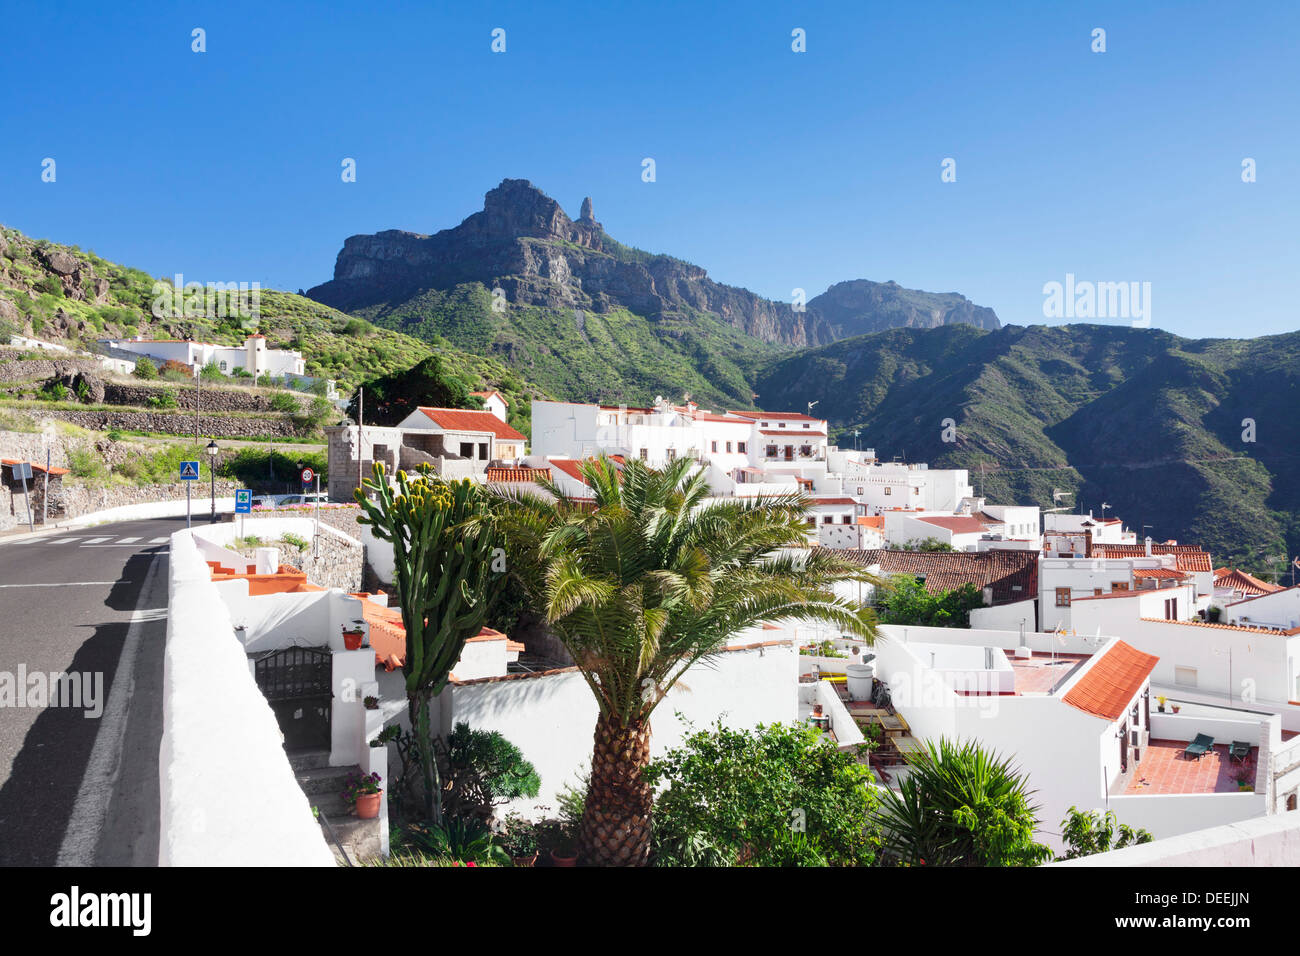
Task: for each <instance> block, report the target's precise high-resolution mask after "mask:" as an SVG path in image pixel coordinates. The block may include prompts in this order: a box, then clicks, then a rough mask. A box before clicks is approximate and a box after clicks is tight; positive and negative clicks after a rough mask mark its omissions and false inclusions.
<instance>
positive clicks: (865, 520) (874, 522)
mask: <svg viewBox="0 0 1300 956" xmlns="http://www.w3.org/2000/svg"><path fill="white" fill-rule="evenodd" d="M858 524H863V525H866V526H867V527H868V528H881V529H883V528H884V527H885V516H884V515H859V516H858Z"/></svg>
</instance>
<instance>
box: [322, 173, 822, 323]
mask: <svg viewBox="0 0 1300 956" xmlns="http://www.w3.org/2000/svg"><path fill="white" fill-rule="evenodd" d="M462 282H480V283H482V284H484V285H485V286H487V287H488V288H496V287H500V288H502V289H504V290H505V292H506V296H507V299H508V301H509V302H510V303H511V304H512V305H521V306H540V307H543V308H548V309H562V310H571V309H583V310H592V311H596V312H609V311H612V310H615V309H628V310H630V311H632V312H635V313H637V314H638V315H643V316H647V317H651V318H653V317H658V316H664V315H673V314H689V313H690V312H692V311H699V312H711V313H714V314H715V315H717V316H718V317H719V318H720V319H722V321H724V322H726V323H727V324H729V325H732V326H734V327H736V328H738V329H741V330H743V331H744V332H746V333H748V334H750V335H753V336H755V337H757V338H760V339H763V340H765V341H768V342H779V343H782V344H787V345H812V344H819V343H823V342H829V341H831V339H832V335H831V333H830V330H829V327H827V326H826V324H825V323H824V322H823V321H821V320H820V318H819V317H818V316H816V315H815V314H808V313H798V312H795V311H794V310H793V308H791V306H789V305H787V304H785V303H780V302H773V301H771V300H769V299H764V298H762V297H761V296H757V295H755V294H754V293H752V292H749V291H748V290H746V289H740V288H736V287H734V286H727V285H722V284H720V283H717V282H714V281H713V280H712V279H710V278H709V277H708V273H706V272H705V271H704V270H703V269H701V268H700V267H699V266H694V265H691V264H690V263H688V262H683V261H682V260H680V259H674V258H673V257H671V256H662V255H650V254H648V253H644V252H641V251H640V250H636V249H630V248H628V247H626V246H624V245H622V244H621V243H619V242H617V241H615V240H613V239H612V238H610V236H609V235H608V234H607V233H606V232H605V230H604V228H603V227H602V226H601V224H600V223H598V222H597V221H596V220H595V219H594V218H593V207H592V203H591V199H590V198H588V199H586V200H585V201H584V202H583V205H582V214H581V215H580V217H579V218H578V220H577V221H574V220H572V219H570V218H569V217H568V216H567V215H565V212H564V210H563V209H561V208H560V204H559V203H557V202H556V201H555V200H554V199H552V198H550V197H549V196H547V195H546V194H545V193H543V192H542V191H541V190H540V189H537V188H536V187H535V186H533V184H532V183H530V182H528V181H527V180H523V179H507V180H504V181H503V182H502V183H501V185H499V186H497V187H496V188H495V189H493V190H491V191H489V192H488V193H487V195H486V196H485V197H484V203H483V209H482V210H481V211H479V212H476V213H474V214H473V215H472V216H470V217H468V218H467V219H465V221H464V222H462V223H461V224H460V225H459V226H456V227H455V228H453V229H446V230H443V231H442V232H439V233H437V234H435V235H432V236H430V235H424V234H421V233H413V232H402V231H400V230H389V231H386V232H380V233H376V234H375V235H369V236H352V237H351V238H349V239H348V240H347V241H346V242H345V243H344V244H343V250H342V251H341V252H340V253H339V255H338V260H337V261H336V263H335V266H334V278H333V280H331V281H330V282H326V283H324V284H323V285H319V286H316V287H315V288H314V289H310V290H308V292H307V295H308V296H309V297H311V298H313V299H316V300H317V301H319V302H323V303H325V304H326V305H330V306H333V307H334V308H337V309H340V310H342V311H345V312H346V311H353V310H358V309H365V308H367V307H369V306H372V305H375V304H377V303H381V302H383V303H391V302H394V301H400V300H401V299H402V298H405V297H409V296H411V295H414V294H415V293H416V292H418V291H420V290H423V289H430V288H433V289H445V288H450V287H451V286H454V285H456V284H458V283H462Z"/></svg>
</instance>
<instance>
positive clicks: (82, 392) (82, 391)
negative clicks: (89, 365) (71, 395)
mask: <svg viewBox="0 0 1300 956" xmlns="http://www.w3.org/2000/svg"><path fill="white" fill-rule="evenodd" d="M77 401H79V402H88V401H90V383H89V382H87V381H86V380H85V379H84V378H83V379H81V381H79V382H77Z"/></svg>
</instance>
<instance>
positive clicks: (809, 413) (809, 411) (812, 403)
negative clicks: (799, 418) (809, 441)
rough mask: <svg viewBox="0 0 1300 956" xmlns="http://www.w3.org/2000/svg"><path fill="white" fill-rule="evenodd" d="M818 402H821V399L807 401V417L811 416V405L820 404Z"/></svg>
mask: <svg viewBox="0 0 1300 956" xmlns="http://www.w3.org/2000/svg"><path fill="white" fill-rule="evenodd" d="M820 404H821V399H820V398H819V399H817V401H815V402H809V403H808V417H809V418H812V410H813V406H814V405H820Z"/></svg>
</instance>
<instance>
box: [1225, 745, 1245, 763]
mask: <svg viewBox="0 0 1300 956" xmlns="http://www.w3.org/2000/svg"><path fill="white" fill-rule="evenodd" d="M1228 755H1229V756H1230V757H1232V759H1233V760H1240V761H1241V762H1242V763H1245V762H1246V758H1247V757H1249V756H1250V744H1248V743H1246V741H1244V740H1234V741H1233V742H1232V747H1231V748H1229V750H1228Z"/></svg>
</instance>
